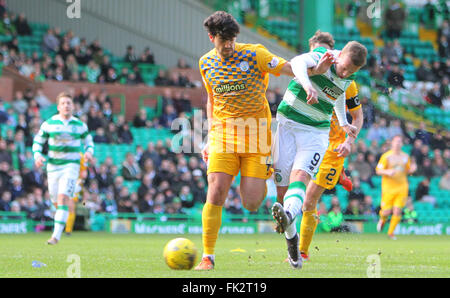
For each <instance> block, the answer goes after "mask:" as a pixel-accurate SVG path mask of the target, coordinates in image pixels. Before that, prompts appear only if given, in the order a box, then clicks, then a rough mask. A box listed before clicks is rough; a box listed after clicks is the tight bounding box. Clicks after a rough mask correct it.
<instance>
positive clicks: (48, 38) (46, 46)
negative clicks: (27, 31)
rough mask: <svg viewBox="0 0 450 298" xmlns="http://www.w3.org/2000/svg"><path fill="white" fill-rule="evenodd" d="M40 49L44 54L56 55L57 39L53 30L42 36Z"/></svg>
mask: <svg viewBox="0 0 450 298" xmlns="http://www.w3.org/2000/svg"><path fill="white" fill-rule="evenodd" d="M42 49H43V51H44V52H46V53H56V52H57V51H58V49H59V39H58V37H56V35H55V32H54V30H53V29H51V28H50V29H48V30H47V34H45V35H44V38H43V43H42Z"/></svg>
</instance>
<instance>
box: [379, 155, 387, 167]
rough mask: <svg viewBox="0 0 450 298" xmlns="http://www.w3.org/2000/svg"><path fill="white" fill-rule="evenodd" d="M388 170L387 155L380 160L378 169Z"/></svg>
mask: <svg viewBox="0 0 450 298" xmlns="http://www.w3.org/2000/svg"><path fill="white" fill-rule="evenodd" d="M386 168H387V156H386V153H385V154H383V155H381V157H380V160H379V161H378V164H377V169H379V170H384V169H386Z"/></svg>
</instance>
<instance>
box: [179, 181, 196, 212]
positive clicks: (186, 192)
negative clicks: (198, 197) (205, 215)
mask: <svg viewBox="0 0 450 298" xmlns="http://www.w3.org/2000/svg"><path fill="white" fill-rule="evenodd" d="M178 197H179V198H180V200H181V204H182V207H183V208H191V207H193V206H194V203H195V202H194V195H193V194H192V192H191V188H190V187H189V186H188V185H184V186H182V187H181V190H180V193H179V194H178Z"/></svg>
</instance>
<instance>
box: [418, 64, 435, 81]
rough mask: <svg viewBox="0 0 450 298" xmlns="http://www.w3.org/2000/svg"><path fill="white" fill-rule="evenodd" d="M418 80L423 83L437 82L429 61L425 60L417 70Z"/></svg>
mask: <svg viewBox="0 0 450 298" xmlns="http://www.w3.org/2000/svg"><path fill="white" fill-rule="evenodd" d="M416 78H417V80H418V81H422V82H424V81H426V82H434V81H435V80H436V76H435V74H434V73H433V71H432V70H431V66H430V63H429V62H428V60H426V59H424V60H422V61H421V63H420V66H419V67H418V68H417V69H416Z"/></svg>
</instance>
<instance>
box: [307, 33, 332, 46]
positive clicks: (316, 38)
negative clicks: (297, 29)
mask: <svg viewBox="0 0 450 298" xmlns="http://www.w3.org/2000/svg"><path fill="white" fill-rule="evenodd" d="M315 43H323V44H326V45H328V46H329V47H330V49H334V38H333V35H331V34H330V33H328V32H322V31H320V30H317V31H316V33H314V35H313V37H311V38H310V39H309V46H312V45H313V44H315Z"/></svg>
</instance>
